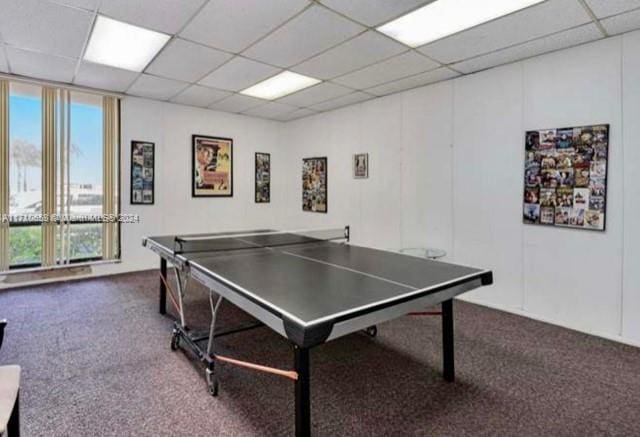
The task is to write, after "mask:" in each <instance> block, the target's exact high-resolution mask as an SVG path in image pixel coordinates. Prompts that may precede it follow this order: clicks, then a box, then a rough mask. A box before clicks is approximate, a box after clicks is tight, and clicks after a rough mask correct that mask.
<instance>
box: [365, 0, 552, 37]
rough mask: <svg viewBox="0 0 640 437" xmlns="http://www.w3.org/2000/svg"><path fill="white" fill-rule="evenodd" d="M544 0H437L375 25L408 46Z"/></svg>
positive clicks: (484, 21)
mask: <svg viewBox="0 0 640 437" xmlns="http://www.w3.org/2000/svg"><path fill="white" fill-rule="evenodd" d="M543 1H546V0H436V1H434V2H433V3H429V4H428V5H426V6H423V7H422V8H420V9H417V10H415V11H413V12H410V13H408V14H407V15H403V16H402V17H400V18H398V19H395V20H393V21H390V22H389V23H387V24H384V25H382V26H380V27H378V30H379V31H380V32H382V33H384V34H385V35H388V36H390V37H391V38H394V39H396V40H398V41H400V42H402V43H404V44H406V45H408V46H410V47H418V46H421V45H424V44H427V43H430V42H433V41H436V40H438V39H441V38H444V37H446V36H449V35H453V34H454V33H458V32H461V31H463V30H466V29H469V28H471V27H474V26H477V25H479V24H482V23H486V22H487V21H491V20H494V19H496V18H499V17H502V16H504V15H508V14H510V13H512V12H516V11H519V10H520V9H524V8H527V7H529V6H532V5H535V4H538V3H542V2H543Z"/></svg>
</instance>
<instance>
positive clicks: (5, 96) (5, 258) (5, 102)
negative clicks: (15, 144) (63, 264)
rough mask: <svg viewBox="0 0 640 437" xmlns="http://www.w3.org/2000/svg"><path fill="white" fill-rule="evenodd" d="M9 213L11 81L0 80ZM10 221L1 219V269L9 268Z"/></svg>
mask: <svg viewBox="0 0 640 437" xmlns="http://www.w3.org/2000/svg"><path fill="white" fill-rule="evenodd" d="M8 214H9V82H8V81H6V80H0V215H2V217H3V218H4V217H7V216H8ZM9 263H10V260H9V221H8V220H0V271H4V270H9Z"/></svg>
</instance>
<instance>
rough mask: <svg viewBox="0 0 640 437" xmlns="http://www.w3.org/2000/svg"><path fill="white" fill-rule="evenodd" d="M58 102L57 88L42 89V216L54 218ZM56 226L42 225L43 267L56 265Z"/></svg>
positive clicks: (55, 209) (52, 224)
mask: <svg viewBox="0 0 640 437" xmlns="http://www.w3.org/2000/svg"><path fill="white" fill-rule="evenodd" d="M56 100H57V90H56V89H55V88H47V87H45V88H43V89H42V214H43V215H45V216H49V217H53V216H54V215H55V214H56V213H57V208H56V156H57V147H56V128H57V126H56V120H57V117H56V115H57V114H56ZM56 226H57V224H56V223H55V222H54V221H53V220H49V221H46V222H44V223H43V224H42V266H43V267H48V266H53V265H55V264H56V250H55V247H56Z"/></svg>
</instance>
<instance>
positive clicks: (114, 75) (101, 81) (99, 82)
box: [73, 62, 138, 92]
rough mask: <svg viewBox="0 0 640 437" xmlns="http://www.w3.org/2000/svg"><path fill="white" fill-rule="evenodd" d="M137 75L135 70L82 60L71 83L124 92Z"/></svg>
mask: <svg viewBox="0 0 640 437" xmlns="http://www.w3.org/2000/svg"><path fill="white" fill-rule="evenodd" d="M137 77H138V73H136V72H135V71H129V70H122V69H120V68H113V67H108V66H106V65H100V64H94V63H93V62H82V64H80V69H79V70H78V73H77V74H76V77H75V79H74V80H73V83H75V84H77V85H82V86H88V87H91V88H99V89H103V90H109V91H117V92H124V91H125V90H126V89H127V88H129V86H130V85H131V83H133V81H134V80H135V79H136V78H137Z"/></svg>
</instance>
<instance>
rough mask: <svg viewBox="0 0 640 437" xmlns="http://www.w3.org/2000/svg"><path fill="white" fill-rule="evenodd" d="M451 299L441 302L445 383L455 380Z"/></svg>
mask: <svg viewBox="0 0 640 437" xmlns="http://www.w3.org/2000/svg"><path fill="white" fill-rule="evenodd" d="M453 347H454V346H453V299H449V300H446V301H444V302H442V358H443V359H442V364H443V373H444V379H445V381H449V382H453V380H454V379H455V365H454V358H453V357H454V353H453Z"/></svg>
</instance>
